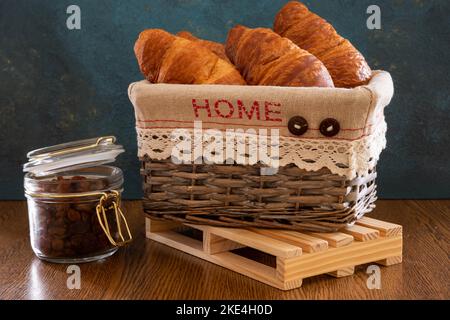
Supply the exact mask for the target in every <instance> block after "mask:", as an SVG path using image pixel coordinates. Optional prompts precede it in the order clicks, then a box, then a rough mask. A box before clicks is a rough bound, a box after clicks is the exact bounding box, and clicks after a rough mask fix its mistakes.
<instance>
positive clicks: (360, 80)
mask: <svg viewBox="0 0 450 320" xmlns="http://www.w3.org/2000/svg"><path fill="white" fill-rule="evenodd" d="M274 30H275V32H277V33H278V34H280V35H281V36H283V37H286V38H289V39H290V40H292V41H293V42H294V43H295V44H296V45H298V46H299V47H301V48H302V49H304V50H307V51H309V52H310V53H312V54H313V55H315V56H316V57H317V58H319V59H320V60H321V61H322V62H323V63H324V64H325V66H326V67H327V69H328V71H329V72H330V74H331V77H332V78H333V81H334V84H335V85H336V87H344V88H352V87H356V86H359V85H362V84H365V83H367V82H368V80H370V78H371V75H372V71H371V69H370V67H369V65H368V64H367V62H366V60H365V59H364V57H363V56H362V54H361V53H360V52H359V51H358V50H357V49H356V48H355V47H354V46H353V45H352V44H351V43H350V42H349V41H348V40H346V39H344V38H343V37H341V36H340V35H339V34H338V33H337V32H336V30H335V29H334V28H333V26H332V25H331V24H329V23H328V22H327V21H326V20H324V19H322V18H321V17H319V16H318V15H316V14H314V13H312V12H311V11H309V10H308V8H307V7H306V6H305V5H304V4H302V3H300V2H297V1H291V2H288V3H287V4H286V5H285V6H284V7H283V8H282V9H281V10H280V12H278V14H277V16H276V18H275V22H274Z"/></svg>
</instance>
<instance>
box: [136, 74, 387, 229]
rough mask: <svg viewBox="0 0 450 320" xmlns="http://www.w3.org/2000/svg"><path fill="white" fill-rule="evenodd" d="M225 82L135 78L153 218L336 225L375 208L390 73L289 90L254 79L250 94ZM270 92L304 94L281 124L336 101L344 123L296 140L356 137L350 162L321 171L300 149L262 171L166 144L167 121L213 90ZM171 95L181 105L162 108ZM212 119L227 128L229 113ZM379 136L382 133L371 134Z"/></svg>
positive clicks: (171, 123) (178, 119)
mask: <svg viewBox="0 0 450 320" xmlns="http://www.w3.org/2000/svg"><path fill="white" fill-rule="evenodd" d="M192 87H195V88H194V89H191V88H192ZM225 87H226V86H216V87H211V86H181V85H152V84H149V83H146V82H139V83H135V84H132V85H131V86H130V91H129V95H130V99H131V101H132V102H133V105H134V107H135V111H136V118H137V127H138V146H139V157H140V161H141V163H142V168H141V175H142V177H143V181H144V210H145V212H146V214H147V215H149V216H151V217H152V218H153V219H165V220H174V221H178V222H184V223H192V224H207V225H213V226H220V227H264V228H280V229H293V230H306V231H314V232H333V231H337V230H339V229H340V228H342V227H345V226H347V225H349V224H352V223H354V222H355V221H356V220H357V219H358V218H360V217H362V216H363V215H364V214H366V213H368V212H370V211H371V210H372V209H373V208H374V207H375V205H374V202H375V200H376V184H375V178H376V169H375V165H376V163H377V160H378V156H379V153H380V152H381V149H382V148H383V147H384V144H385V141H384V133H385V132H384V131H383V130H382V131H378V132H375V131H376V130H374V129H373V127H375V126H376V125H378V124H380V126H379V127H381V128H385V127H384V126H383V124H385V123H384V116H383V110H384V107H385V106H386V105H387V104H388V103H389V101H390V99H391V97H392V94H393V86H392V80H391V78H390V75H389V74H388V73H385V72H377V73H375V75H374V77H373V80H372V81H371V83H370V84H369V85H368V86H364V87H360V88H356V89H351V90H347V89H317V88H314V89H309V88H301V89H297V91H288V92H286V90H287V89H286V88H264V89H262V88H261V87H253V88H246V89H244V90H247V91H245V92H244V93H242V92H240V93H233V92H232V91H227V90H229V87H227V88H225ZM235 89H236V87H235ZM302 89H303V90H302ZM190 90H193V91H190ZM202 90H206V91H202ZM224 90H225V91H224ZM262 90H263V91H262ZM291 90H293V89H291ZM211 92H213V93H215V94H213V93H211ZM216 92H218V93H216ZM280 92H281V93H280ZM208 94H209V95H208ZM268 94H269V95H270V94H275V95H277V94H280V100H281V101H283V104H286V105H289V104H292V103H291V100H286V99H291V98H290V96H296V97H297V98H298V99H295V100H294V101H295V103H294V106H293V107H289V106H288V107H287V108H286V109H285V111H284V114H283V115H282V116H283V119H282V121H280V122H281V123H280V128H282V127H283V126H287V122H288V120H289V118H290V117H291V116H293V115H295V114H297V113H301V114H302V115H306V117H305V118H308V115H309V113H311V116H310V117H309V118H311V119H312V120H311V127H313V126H312V125H314V124H315V122H316V123H317V121H316V120H314V119H323V118H325V117H326V116H330V111H329V110H330V108H329V105H328V104H329V103H332V104H335V106H336V113H334V114H332V115H333V118H337V119H340V123H341V127H343V129H342V130H341V132H340V134H339V135H336V136H334V137H331V138H329V139H328V138H324V137H321V136H320V132H314V134H316V136H313V137H308V138H304V139H300V140H299V141H300V142H298V143H297V142H296V144H295V145H299V143H305V141H319V142H318V143H320V146H322V145H324V146H326V144H324V143H328V142H329V143H335V144H336V145H337V144H339V143H341V144H340V146H341V147H342V145H343V144H348V145H349V148H348V150H347V151H346V153H345V155H346V156H347V157H348V159H349V161H348V162H347V163H345V164H342V163H334V164H333V163H331V162H330V164H329V165H326V164H325V165H324V166H323V167H321V168H315V169H313V170H312V169H311V168H314V167H311V166H310V164H309V163H308V161H299V162H297V163H295V161H292V159H291V158H290V160H286V162H285V163H282V165H281V166H280V167H279V169H278V172H277V173H276V174H274V175H264V174H262V173H261V172H262V171H261V169H262V167H264V166H263V165H261V164H259V163H258V164H255V165H239V164H236V163H235V164H174V163H173V162H172V161H171V159H170V157H169V156H168V154H167V150H161V149H162V148H161V144H158V143H157V142H158V141H159V142H160V141H161V139H166V140H167V139H168V137H167V130H168V129H170V128H176V127H186V128H188V123H189V121H192V120H193V119H192V115H190V114H189V113H188V112H186V111H185V110H184V109H183V108H184V107H183V106H184V105H185V104H188V102H187V101H189V102H190V101H193V100H192V99H194V98H198V97H199V96H200V97H204V96H205V95H208V97H210V96H212V97H213V98H215V97H223V96H226V97H227V98H228V99H229V100H230V101H232V100H233V98H236V95H237V96H239V95H240V96H242V95H244V96H245V97H246V98H247V99H248V96H251V95H258V96H260V95H262V96H264V97H266V96H267V95H268ZM233 95H234V96H233ZM336 95H337V96H336ZM230 96H231V97H230ZM155 97H156V98H155ZM300 99H301V100H300ZM205 101H206V100H205ZM221 101H223V99H222V100H221ZM299 101H304V104H299ZM178 103H179V105H178ZM167 104H170V105H171V106H173V105H174V104H175V106H174V109H171V110H172V112H171V114H170V115H169V116H168V115H167V114H165V113H164V112H162V111H161V110H162V109H164V108H167V107H166V105H167ZM314 104H317V105H319V107H317V106H314ZM324 105H325V106H326V107H323V106H324ZM363 105H364V106H363ZM358 106H359V107H360V109H361V110H360V109H358ZM346 108H347V109H348V110H347V109H346ZM169 109H170V108H169ZM180 110H181V111H180ZM355 110H356V111H355ZM349 115H350V116H349ZM345 117H350V119H347V118H345ZM167 118H170V119H167ZM206 120H208V119H206ZM206 123H209V125H207V126H208V127H209V128H217V127H219V128H220V129H223V127H220V126H221V125H222V123H220V122H217V121H206ZM147 124H149V125H147ZM251 124H255V123H253V122H251V121H250V124H247V125H251ZM343 124H344V125H343ZM361 124H362V125H361ZM231 125H232V126H235V127H238V126H239V125H242V123H237V122H236V123H234V122H232V123H231ZM255 125H256V124H255ZM317 127H318V126H317ZM370 127H372V128H370ZM358 128H363V129H362V132H361V134H359V133H357V132H356V131H357V130H359V129H358ZM161 129H164V130H163V131H161ZM281 135H283V136H289V132H288V131H287V130H284V129H281ZM377 135H378V138H377V139H378V140H377V141H378V142H374V141H375V140H371V139H368V138H371V137H375V136H377ZM287 138H289V139H290V137H287ZM361 139H365V140H364V143H365V144H363V145H364V148H362V147H361V143H362V142H361V143H360V144H358V146H359V147H356V143H359V141H360V140H361ZM373 139H375V138H373ZM380 139H381V140H380ZM324 140H326V141H324ZM361 141H362V140H361ZM380 141H382V142H381V143H380ZM376 143H378V145H377V148H375V149H374V148H373V146H372V145H371V144H376ZM380 145H381V146H380ZM292 146H293V145H290V147H292ZM165 148H166V149H167V145H165ZM336 148H338V147H336ZM310 149H311V148H309V149H308V150H310ZM317 149H320V148H319V147H318V148H317ZM366 149H367V150H366ZM288 152H290V151H288ZM358 152H361V153H364V155H361V154H358ZM300 156H301V152H300ZM286 158H288V157H286ZM303 160H305V159H303ZM292 162H294V163H292ZM334 162H336V161H334ZM342 162H343V161H342ZM320 164H321V163H316V164H315V165H316V166H317V165H320Z"/></svg>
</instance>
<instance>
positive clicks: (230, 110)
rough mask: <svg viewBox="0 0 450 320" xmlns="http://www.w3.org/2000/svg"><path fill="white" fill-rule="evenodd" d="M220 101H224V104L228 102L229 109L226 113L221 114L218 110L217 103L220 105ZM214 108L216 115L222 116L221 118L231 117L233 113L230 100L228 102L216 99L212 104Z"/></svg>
mask: <svg viewBox="0 0 450 320" xmlns="http://www.w3.org/2000/svg"><path fill="white" fill-rule="evenodd" d="M221 103H226V104H228V109H229V111H228V114H226V115H223V114H222V112H220V108H219V105H220V104H221ZM214 109H215V110H216V113H217V115H218V116H219V117H222V118H231V116H232V115H233V113H234V107H233V104H232V103H231V102H229V101H228V100H218V101H216V103H215V104H214Z"/></svg>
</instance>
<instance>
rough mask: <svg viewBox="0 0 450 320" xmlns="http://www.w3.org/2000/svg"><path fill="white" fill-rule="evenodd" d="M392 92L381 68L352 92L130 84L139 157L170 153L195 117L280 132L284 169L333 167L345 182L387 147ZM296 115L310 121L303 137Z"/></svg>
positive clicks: (208, 123)
mask: <svg viewBox="0 0 450 320" xmlns="http://www.w3.org/2000/svg"><path fill="white" fill-rule="evenodd" d="M392 95H393V84H392V79H391V77H390V75H389V73H387V72H383V71H378V72H375V73H374V76H373V78H372V80H371V81H370V83H369V84H368V85H367V86H362V87H358V88H354V89H337V88H336V89H330V88H290V87H263V86H222V85H220V86H218V85H177V84H151V83H149V82H147V81H140V82H136V83H133V84H131V85H130V88H129V96H130V100H131V101H132V103H133V105H134V107H135V115H136V130H137V134H138V156H139V157H143V156H144V155H147V156H148V157H150V158H151V159H155V160H163V159H168V158H170V155H171V151H172V149H173V147H174V146H175V144H176V143H177V142H176V141H174V140H172V139H171V138H170V134H171V132H173V131H174V129H177V128H186V129H189V130H192V128H193V125H194V120H201V121H202V127H203V129H219V130H225V129H241V128H242V129H244V130H246V129H248V128H253V129H256V130H258V129H261V128H263V129H268V130H270V129H279V133H280V151H279V152H280V165H281V166H286V165H288V164H291V163H292V164H295V165H296V166H297V167H299V168H301V169H305V170H310V171H311V170H314V171H315V170H319V169H321V168H328V169H329V170H330V171H331V172H332V173H335V174H338V175H341V176H345V177H347V178H348V179H353V178H355V177H356V176H358V175H362V174H364V173H365V172H367V170H368V169H370V168H373V167H374V166H375V164H376V162H377V161H378V159H379V156H380V153H381V151H382V150H383V149H384V148H385V146H386V140H385V132H386V123H385V120H384V113H383V111H384V107H385V106H387V105H388V104H389V102H390V100H391V98H392ZM255 101H256V102H255ZM229 103H230V104H231V107H230V104H229ZM255 104H256V105H257V107H255V108H254V110H253V114H251V110H252V107H253V106H254V105H255ZM208 106H209V110H208V108H207V107H208ZM216 106H217V109H218V110H219V113H218V112H217V111H216ZM242 106H243V107H242ZM230 110H231V111H232V114H231V115H230V113H231V111H230ZM257 110H259V117H258V112H257ZM266 110H268V114H267V116H266V112H267V111H266ZM278 112H279V113H278ZM248 114H250V116H251V119H249V115H248ZM229 115H230V116H229ZM227 116H229V117H227ZM294 116H302V117H304V118H305V119H306V120H307V121H308V125H309V129H308V131H307V132H306V133H305V134H304V135H302V136H300V137H299V136H295V135H293V134H291V133H290V132H289V130H288V127H287V123H288V121H289V119H290V118H291V117H294ZM258 118H259V119H258ZM326 118H334V119H336V120H337V121H338V122H339V124H340V127H341V129H340V132H339V133H338V134H337V135H336V136H334V137H332V138H327V137H324V136H323V135H322V134H321V133H320V131H319V129H318V128H319V126H320V123H321V121H322V120H324V119H326ZM277 120H279V121H277Z"/></svg>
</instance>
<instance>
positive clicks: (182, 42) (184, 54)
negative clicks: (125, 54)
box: [134, 29, 245, 85]
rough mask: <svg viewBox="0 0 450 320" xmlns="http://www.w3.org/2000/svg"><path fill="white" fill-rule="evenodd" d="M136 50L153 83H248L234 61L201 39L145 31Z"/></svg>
mask: <svg viewBox="0 0 450 320" xmlns="http://www.w3.org/2000/svg"><path fill="white" fill-rule="evenodd" d="M134 52H135V54H136V58H137V60H138V63H139V67H140V69H141V71H142V73H143V74H144V76H145V77H146V78H147V80H148V81H150V82H153V83H180V84H236V85H244V84H245V81H244V79H243V78H242V76H241V75H240V74H239V72H238V71H237V70H236V68H235V67H234V66H233V65H232V64H231V63H229V62H227V61H225V60H223V59H220V58H219V57H218V56H217V55H216V54H214V53H213V52H211V51H210V50H208V49H206V48H205V47H203V46H202V45H200V44H199V43H197V42H194V41H190V40H187V39H184V38H180V37H176V36H174V35H172V34H170V33H168V32H166V31H164V30H160V29H148V30H145V31H143V32H141V34H140V35H139V39H138V40H137V41H136V44H135V46H134Z"/></svg>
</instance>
